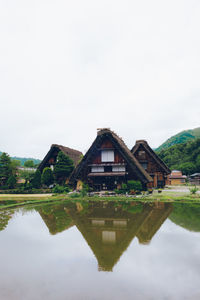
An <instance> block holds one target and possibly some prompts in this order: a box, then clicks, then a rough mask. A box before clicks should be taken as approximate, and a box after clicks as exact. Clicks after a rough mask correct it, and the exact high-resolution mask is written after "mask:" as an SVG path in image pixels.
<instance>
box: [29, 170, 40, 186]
mask: <svg viewBox="0 0 200 300" xmlns="http://www.w3.org/2000/svg"><path fill="white" fill-rule="evenodd" d="M31 183H32V186H33V188H36V189H39V188H40V187H41V173H40V170H36V172H35V173H34V175H33V179H32V180H31Z"/></svg>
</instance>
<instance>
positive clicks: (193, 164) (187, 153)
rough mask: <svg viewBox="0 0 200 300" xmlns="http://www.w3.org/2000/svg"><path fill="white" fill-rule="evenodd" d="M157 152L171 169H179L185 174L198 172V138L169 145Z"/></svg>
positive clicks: (199, 148) (199, 161) (199, 164)
mask: <svg viewBox="0 0 200 300" xmlns="http://www.w3.org/2000/svg"><path fill="white" fill-rule="evenodd" d="M157 154H158V155H159V157H160V158H161V159H162V160H163V161H164V162H165V163H166V164H167V166H168V167H169V168H170V169H171V170H174V169H176V170H181V171H182V172H183V173H184V174H185V175H189V174H192V173H196V172H198V173H200V139H195V140H194V141H189V142H186V143H182V144H177V145H174V146H171V147H169V148H168V149H164V150H161V151H159V152H157Z"/></svg>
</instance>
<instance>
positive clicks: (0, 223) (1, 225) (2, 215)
mask: <svg viewBox="0 0 200 300" xmlns="http://www.w3.org/2000/svg"><path fill="white" fill-rule="evenodd" d="M12 215H13V211H10V210H0V231H1V230H4V229H5V228H6V226H7V225H8V222H9V220H10V219H11V218H12Z"/></svg>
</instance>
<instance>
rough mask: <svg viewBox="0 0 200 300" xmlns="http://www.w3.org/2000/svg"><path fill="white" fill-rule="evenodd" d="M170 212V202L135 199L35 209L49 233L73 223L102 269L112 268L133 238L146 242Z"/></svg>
mask: <svg viewBox="0 0 200 300" xmlns="http://www.w3.org/2000/svg"><path fill="white" fill-rule="evenodd" d="M171 211H172V204H170V203H158V204H155V203H152V204H143V203H139V202H135V201H132V202H130V201H127V202H123V201H115V202H103V201H100V202H96V201H95V202H92V201H90V202H84V201H80V202H74V203H73V202H71V203H67V204H62V205H49V206H47V207H44V208H41V209H39V210H38V212H39V213H40V215H41V217H42V218H43V220H44V222H45V224H46V225H47V226H48V228H49V231H50V233H52V234H55V233H57V232H61V231H63V230H66V229H68V228H69V227H71V226H73V225H76V227H77V228H78V230H79V231H80V232H81V234H82V235H83V237H84V238H85V240H86V241H87V243H88V245H89V246H90V248H91V250H92V251H93V253H94V255H95V256H96V258H97V261H98V264H99V270H104V271H112V269H113V267H114V265H115V264H116V263H117V261H118V260H119V258H120V257H121V255H122V254H123V252H124V251H125V250H126V249H127V247H128V246H129V244H130V243H131V241H132V240H133V239H134V237H137V238H138V240H139V242H140V243H143V244H147V243H149V242H150V240H151V239H152V237H153V236H154V235H155V233H156V232H157V231H158V229H159V228H160V226H161V225H162V224H163V222H164V221H165V220H166V218H167V217H168V216H169V214H170V213H171Z"/></svg>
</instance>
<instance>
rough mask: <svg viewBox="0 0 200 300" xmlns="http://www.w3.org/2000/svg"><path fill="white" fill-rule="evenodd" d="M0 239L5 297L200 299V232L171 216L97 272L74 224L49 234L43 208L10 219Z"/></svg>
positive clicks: (1, 288) (0, 278)
mask: <svg viewBox="0 0 200 300" xmlns="http://www.w3.org/2000/svg"><path fill="white" fill-rule="evenodd" d="M104 238H105V239H108V240H109V239H111V240H112V238H113V237H112V236H111V235H110V236H109V234H107V235H106V234H105V236H104ZM0 241H1V247H0V266H1V273H0V299H2V300H4V299H6V300H7V299H9V300H18V299H20V300H25V299H26V300H29V299H31V300H32V299H34V300H37V299H43V298H44V299H45V298H46V299H52V300H55V299H58V300H60V299H87V300H88V299H92V300H93V299H200V286H199V282H200V259H199V253H200V234H199V233H194V232H190V231H187V230H185V229H183V228H181V227H179V226H177V225H175V224H174V223H172V222H171V221H170V220H167V221H165V222H164V224H163V225H162V226H161V228H160V229H159V231H158V232H157V233H156V234H155V235H154V237H153V238H152V240H151V243H150V244H148V245H141V244H139V243H138V239H137V238H136V237H135V238H134V239H133V240H132V242H131V244H130V245H129V247H128V249H127V250H126V251H125V252H124V253H123V254H122V256H121V258H120V260H119V261H118V263H117V264H116V265H115V266H114V268H113V272H98V266H97V261H96V258H95V256H94V254H93V252H92V250H91V249H90V247H89V246H88V244H87V242H86V241H85V239H84V238H83V236H82V234H81V233H80V232H79V231H78V229H77V228H76V227H75V226H74V227H71V228H69V229H68V230H66V231H63V232H61V233H58V234H56V235H50V234H49V231H48V228H47V227H46V226H45V225H44V222H43V220H42V218H41V217H40V215H39V214H38V213H28V214H26V215H24V216H22V215H21V214H18V215H17V216H16V217H14V218H13V219H11V220H10V221H9V225H8V226H7V228H6V229H5V230H4V231H1V232H0Z"/></svg>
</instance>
